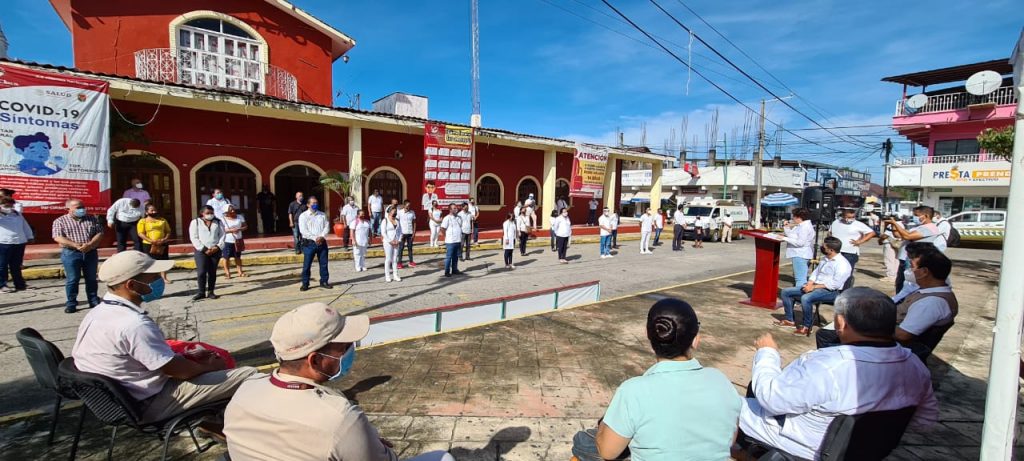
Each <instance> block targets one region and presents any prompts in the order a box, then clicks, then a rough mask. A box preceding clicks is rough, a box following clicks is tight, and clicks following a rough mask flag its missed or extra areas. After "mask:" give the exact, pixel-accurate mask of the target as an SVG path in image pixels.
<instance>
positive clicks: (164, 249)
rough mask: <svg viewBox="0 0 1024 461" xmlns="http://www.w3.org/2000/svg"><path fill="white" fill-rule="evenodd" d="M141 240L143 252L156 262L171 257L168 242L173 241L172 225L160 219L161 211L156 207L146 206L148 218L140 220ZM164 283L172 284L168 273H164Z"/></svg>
mask: <svg viewBox="0 0 1024 461" xmlns="http://www.w3.org/2000/svg"><path fill="white" fill-rule="evenodd" d="M137 230H138V232H139V238H141V239H142V252H143V253H146V254H148V255H149V256H150V257H151V258H153V259H156V260H161V261H162V260H165V259H168V257H169V254H168V253H169V251H168V250H169V249H170V248H169V247H168V245H167V242H168V241H169V240H170V239H171V224H170V223H168V222H167V220H166V219H164V218H162V217H160V211H159V210H157V209H156V205H153V204H152V203H150V204H149V205H146V217H145V218H142V219H140V220H139V227H138V229H137ZM162 275H163V278H164V282H170V281H171V280H170V279H168V278H167V273H166V272H165V273H163V274H162Z"/></svg>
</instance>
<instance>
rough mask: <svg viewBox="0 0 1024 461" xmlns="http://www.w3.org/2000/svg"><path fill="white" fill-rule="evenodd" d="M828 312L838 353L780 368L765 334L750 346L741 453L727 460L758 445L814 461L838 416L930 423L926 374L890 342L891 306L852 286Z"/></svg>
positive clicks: (932, 402)
mask: <svg viewBox="0 0 1024 461" xmlns="http://www.w3.org/2000/svg"><path fill="white" fill-rule="evenodd" d="M840 258H842V257H841V256H840ZM835 307H836V332H837V333H838V334H839V340H840V341H841V342H842V345H840V346H837V347H830V348H827V349H819V350H814V351H810V352H806V353H804V354H803V355H801V356H800V357H799V358H797V359H796V360H794V361H793V362H792V363H790V364H789V366H787V367H786V368H785V369H783V368H782V366H781V364H782V357H781V355H780V354H779V350H778V346H777V345H776V343H775V339H774V338H772V336H771V334H764V335H762V336H761V337H760V338H758V339H757V341H755V343H754V346H755V347H756V348H757V352H756V353H755V354H754V367H753V373H752V378H751V382H750V388H749V389H748V398H747V399H745V400H744V401H743V408H742V409H741V410H740V424H739V428H740V431H739V433H738V435H737V442H738V443H739V446H740V448H741V449H742V451H734V453H733V457H734V458H736V459H739V460H743V459H748V456H747V453H748V451H754V450H753V449H754V448H756V447H757V446H761V447H765V448H772V447H773V448H777V449H780V450H782V451H785V452H786V453H789V454H790V455H793V456H798V457H800V458H804V459H817V457H818V456H817V454H818V451H819V449H820V448H821V443H822V441H823V439H824V437H825V433H826V431H827V430H828V426H829V424H830V423H831V422H832V420H833V419H834V418H835V417H836V416H838V415H859V414H863V413H868V412H876V411H886V410H898V409H902V408H907V407H916V411H915V413H914V416H913V419H912V420H911V422H910V426H911V427H927V426H930V425H931V424H934V423H935V422H936V421H938V416H939V406H938V401H937V400H936V399H935V395H934V394H933V392H932V382H931V373H930V372H929V371H928V368H927V367H925V366H924V364H923V363H921V361H920V360H918V359H917V358H916V357H914V355H913V354H912V353H911V352H910V350H908V349H906V348H904V347H902V346H900V345H899V344H898V343H896V341H894V340H893V334H894V333H895V331H896V304H895V303H893V302H892V299H890V298H889V297H888V296H886V295H885V294H884V293H882V292H879V291H877V290H873V289H870V288H866V287H854V288H850V289H849V290H846V291H844V292H843V293H842V294H841V295H839V297H838V298H836V302H835Z"/></svg>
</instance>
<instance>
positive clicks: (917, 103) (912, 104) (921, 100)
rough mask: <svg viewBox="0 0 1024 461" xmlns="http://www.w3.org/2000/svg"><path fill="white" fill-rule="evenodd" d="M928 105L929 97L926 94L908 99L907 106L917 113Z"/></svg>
mask: <svg viewBox="0 0 1024 461" xmlns="http://www.w3.org/2000/svg"><path fill="white" fill-rule="evenodd" d="M926 104H928V95H926V94H923V93H922V94H915V95H913V96H911V97H910V98H909V99H907V102H906V104H905V106H906V107H907V108H908V109H910V110H911V111H913V112H917V111H918V110H920V109H921V108H922V107H924V106H925V105H926Z"/></svg>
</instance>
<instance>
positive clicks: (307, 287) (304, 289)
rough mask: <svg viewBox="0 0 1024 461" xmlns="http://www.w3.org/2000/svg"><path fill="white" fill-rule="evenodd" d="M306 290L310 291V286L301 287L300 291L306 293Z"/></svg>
mask: <svg viewBox="0 0 1024 461" xmlns="http://www.w3.org/2000/svg"><path fill="white" fill-rule="evenodd" d="M306 290H309V285H303V286H301V287H299V291H306Z"/></svg>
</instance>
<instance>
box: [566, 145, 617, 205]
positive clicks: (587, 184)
mask: <svg viewBox="0 0 1024 461" xmlns="http://www.w3.org/2000/svg"><path fill="white" fill-rule="evenodd" d="M607 165H608V151H607V150H604V149H601V148H598V147H593V146H584V145H582V144H576V155H575V156H573V159H572V183H571V184H570V186H569V196H570V197H586V198H590V197H593V198H601V197H603V196H604V175H605V168H606V167H607Z"/></svg>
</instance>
